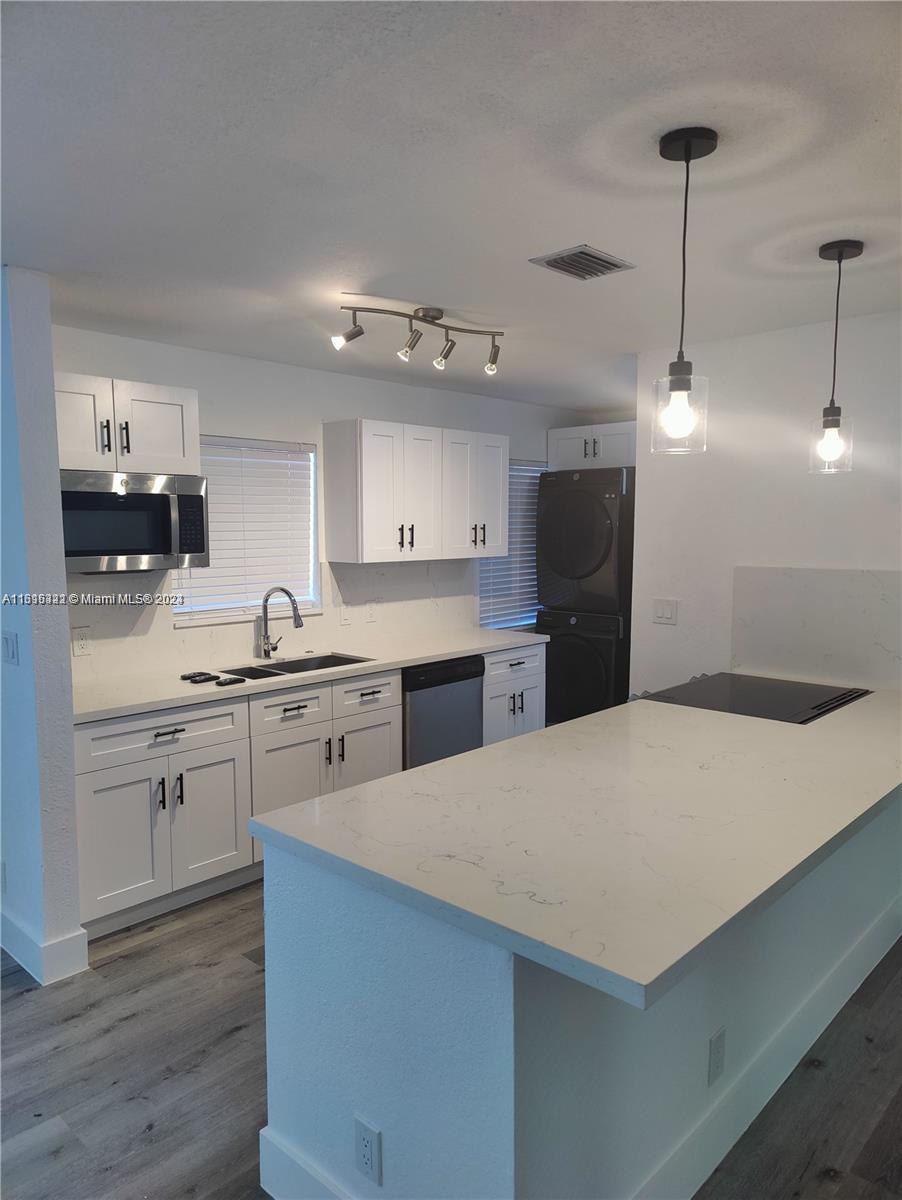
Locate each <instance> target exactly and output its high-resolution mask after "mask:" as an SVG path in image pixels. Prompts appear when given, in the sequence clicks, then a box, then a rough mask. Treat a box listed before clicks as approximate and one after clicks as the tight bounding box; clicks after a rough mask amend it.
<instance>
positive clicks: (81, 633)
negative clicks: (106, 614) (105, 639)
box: [72, 625, 91, 658]
mask: <svg viewBox="0 0 902 1200" xmlns="http://www.w3.org/2000/svg"><path fill="white" fill-rule="evenodd" d="M90 633H91V630H90V628H89V627H88V626H87V625H81V626H79V627H78V628H77V629H73V630H72V656H73V658H85V657H86V656H87V655H89V654H90V653H91V639H90V636H89V635H90Z"/></svg>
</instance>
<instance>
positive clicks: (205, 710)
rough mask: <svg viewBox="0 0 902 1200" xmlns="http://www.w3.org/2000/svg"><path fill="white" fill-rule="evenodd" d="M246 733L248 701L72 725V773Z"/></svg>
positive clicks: (198, 745)
mask: <svg viewBox="0 0 902 1200" xmlns="http://www.w3.org/2000/svg"><path fill="white" fill-rule="evenodd" d="M247 736H248V717H247V699H240V700H235V701H232V702H230V701H228V700H224V701H212V702H211V703H209V704H194V705H192V706H191V707H190V708H167V709H163V710H161V711H160V712H152V713H136V714H135V715H133V716H130V717H114V718H113V719H112V720H109V721H91V722H89V723H88V724H86V725H76V727H75V771H76V774H79V775H80V774H83V773H84V772H85V771H97V770H102V769H104V768H106V767H117V766H121V765H122V764H123V763H130V762H137V761H139V760H140V759H145V758H164V757H165V756H166V755H167V754H174V753H175V752H176V751H177V750H193V749H195V748H196V747H200V746H215V745H217V743H219V742H231V741H234V740H235V739H237V738H246V737H247Z"/></svg>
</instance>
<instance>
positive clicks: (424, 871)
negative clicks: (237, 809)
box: [251, 692, 902, 1008]
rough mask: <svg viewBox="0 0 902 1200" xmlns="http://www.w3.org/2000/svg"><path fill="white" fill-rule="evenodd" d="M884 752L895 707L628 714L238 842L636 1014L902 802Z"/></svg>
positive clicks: (255, 826) (426, 775)
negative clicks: (330, 873)
mask: <svg viewBox="0 0 902 1200" xmlns="http://www.w3.org/2000/svg"><path fill="white" fill-rule="evenodd" d="M900 740H902V725H900V700H899V695H898V694H897V693H892V692H876V693H873V694H871V695H868V696H865V697H864V698H863V699H860V700H858V701H856V702H854V703H853V704H850V705H848V706H846V707H845V708H842V709H840V710H838V711H837V712H834V713H831V714H830V715H828V716H825V717H822V718H821V719H820V720H818V721H815V722H813V723H811V724H810V725H790V724H784V723H781V722H777V721H770V720H763V719H760V718H755V717H745V716H737V715H734V714H731V713H721V712H708V711H704V710H700V709H694V708H685V707H680V706H677V705H672V704H662V703H657V702H654V701H650V700H640V701H635V702H633V703H631V704H625V705H621V706H620V707H617V708H612V709H608V710H607V711H605V712H601V713H596V714H594V715H592V716H588V717H583V718H581V719H579V720H576V721H570V722H567V723H566V724H563V725H558V726H554V727H552V728H549V729H545V730H542V731H540V732H537V733H533V734H527V735H525V736H523V737H518V738H513V739H511V740H509V741H506V742H500V743H497V744H495V745H492V746H487V747H484V748H483V749H481V750H474V751H470V752H469V753H467V754H462V755H459V756H457V757H455V758H449V759H444V760H442V761H441V762H437V763H432V764H430V765H428V766H424V767H418V768H416V769H414V770H411V771H405V772H403V773H401V774H398V775H392V776H389V777H388V778H386V779H381V780H378V781H375V782H373V783H368V784H365V785H363V786H361V787H357V788H351V789H348V790H346V791H342V792H337V793H334V794H332V795H328V796H323V797H321V798H320V799H317V800H310V801H308V802H306V803H303V804H297V805H292V806H291V807H288V808H284V809H280V810H278V811H277V812H273V813H270V814H268V815H267V816H266V817H263V818H260V819H258V820H254V821H253V822H252V823H251V828H252V830H253V832H254V833H255V834H256V835H257V836H258V837H260V838H262V839H263V841H264V842H265V843H267V844H269V845H272V846H276V847H279V848H280V849H283V850H287V851H289V852H290V853H292V854H294V855H296V856H298V857H299V858H302V859H306V860H310V861H312V862H315V863H317V864H319V865H320V866H325V867H326V868H327V869H331V870H334V871H337V872H340V873H342V874H344V875H346V876H349V877H351V878H353V879H356V880H357V881H358V882H360V883H362V884H364V885H365V886H369V887H372V888H375V889H377V890H379V891H381V892H383V893H385V894H387V895H390V896H393V897H394V898H396V899H399V900H401V901H402V902H404V903H407V904H411V905H414V906H416V907H418V908H420V909H422V910H423V911H426V912H428V913H429V914H431V915H434V916H435V917H437V918H438V919H441V920H446V921H449V922H450V923H452V924H456V925H459V926H460V927H462V928H465V929H468V930H469V931H471V932H473V933H476V934H477V935H479V936H483V937H485V938H487V939H489V940H493V941H495V942H497V943H499V944H501V945H503V946H505V947H507V948H509V949H510V950H512V951H513V952H515V953H517V954H520V955H522V956H524V957H526V958H530V959H533V960H534V961H536V962H539V963H542V964H544V965H545V966H548V967H550V968H552V969H553V970H555V971H558V972H559V973H561V974H564V975H569V976H572V977H573V978H575V979H578V980H580V981H581V982H583V983H586V984H589V985H590V986H592V987H595V988H598V989H600V990H602V991H605V992H608V993H609V994H611V995H614V996H617V997H619V998H620V999H623V1000H626V1001H628V1002H629V1003H631V1004H634V1005H636V1006H637V1007H640V1008H644V1007H647V1006H648V1005H649V1004H650V1003H653V1002H654V1000H655V999H656V998H657V997H658V996H659V995H660V994H662V993H663V992H664V991H665V990H666V989H667V987H669V986H670V985H671V983H673V982H676V980H677V979H678V978H679V977H680V976H681V975H682V974H684V973H685V971H687V970H688V969H690V968H691V965H692V962H693V961H694V959H695V956H696V955H697V954H698V953H699V952H700V950H701V948H702V947H703V946H704V945H705V943H706V942H708V940H709V939H711V938H712V937H714V936H715V935H717V934H718V933H719V931H722V930H723V929H724V928H725V927H726V926H728V925H729V924H730V923H731V922H733V921H734V920H736V919H737V918H738V917H739V915H740V914H742V913H744V912H746V911H747V910H749V908H750V907H751V906H753V905H757V904H763V903H767V902H769V901H770V900H773V899H775V898H776V897H777V896H778V895H780V894H781V893H782V892H784V891H786V890H787V889H788V888H789V887H790V886H792V884H793V883H794V882H796V881H797V880H798V879H799V878H801V876H802V875H803V874H805V873H806V872H807V871H808V870H810V869H812V868H813V867H814V866H815V865H817V863H818V862H820V861H821V860H822V859H823V858H824V857H826V855H827V854H829V853H830V852H831V851H832V850H833V849H835V848H836V847H837V846H838V845H839V844H841V842H842V841H844V840H845V839H846V838H847V837H849V836H851V835H852V833H853V832H854V831H855V830H856V829H857V828H858V827H859V826H860V825H861V824H862V823H863V822H864V821H866V820H867V818H868V816H869V815H872V814H874V813H876V811H878V809H879V808H880V807H881V801H886V802H889V799H888V798H890V797H891V795H892V793H893V792H894V790H897V789H898V791H897V794H898V792H899V791H902V788H900V779H902V756H900Z"/></svg>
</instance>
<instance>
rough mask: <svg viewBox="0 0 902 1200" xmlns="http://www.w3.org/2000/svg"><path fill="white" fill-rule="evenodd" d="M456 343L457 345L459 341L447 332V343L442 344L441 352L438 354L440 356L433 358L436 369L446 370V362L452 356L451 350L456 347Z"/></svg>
mask: <svg viewBox="0 0 902 1200" xmlns="http://www.w3.org/2000/svg"><path fill="white" fill-rule="evenodd" d="M456 345H457V342H455V340H454V338H449V337H448V336H447V334H446V335H445V344H444V346H442V352H441V354H440V355H439V356H438V358H434V359H433V360H432V365H433V366H434V367H435V369H436V371H444V369H445V363H446V362H447V361H448V359H449V358H450V357H451V351H452V350H453V349H454V347H455V346H456Z"/></svg>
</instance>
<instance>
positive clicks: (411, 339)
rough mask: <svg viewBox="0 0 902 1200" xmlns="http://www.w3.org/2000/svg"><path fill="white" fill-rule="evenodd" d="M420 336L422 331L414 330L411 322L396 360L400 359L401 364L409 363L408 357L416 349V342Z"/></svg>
mask: <svg viewBox="0 0 902 1200" xmlns="http://www.w3.org/2000/svg"><path fill="white" fill-rule="evenodd" d="M422 336H423V334H422V331H421V330H419V329H414V327H413V321H411V322H410V333H409V334H408V337H407V341H406V342H405V343H404V346H403V348H402V349H400V350H399V351H398V358H400V360H401V362H410V355H411V353H412V352H413V351H414V350H415V349H416V345H417V342H418V341H419V340H420V338H421V337H422Z"/></svg>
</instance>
